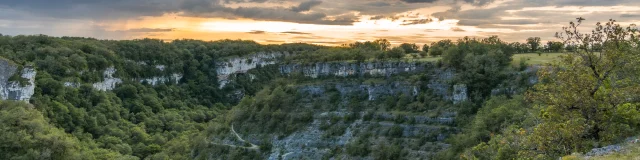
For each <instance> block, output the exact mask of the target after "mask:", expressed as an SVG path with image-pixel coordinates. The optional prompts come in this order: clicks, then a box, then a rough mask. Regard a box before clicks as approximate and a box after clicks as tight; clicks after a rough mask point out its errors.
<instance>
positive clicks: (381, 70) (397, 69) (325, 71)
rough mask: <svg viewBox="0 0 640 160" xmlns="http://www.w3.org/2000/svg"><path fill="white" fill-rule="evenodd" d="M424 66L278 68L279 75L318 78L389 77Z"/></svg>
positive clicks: (334, 64) (384, 64) (335, 64)
mask: <svg viewBox="0 0 640 160" xmlns="http://www.w3.org/2000/svg"><path fill="white" fill-rule="evenodd" d="M424 68H425V64H420V63H416V62H364V63H359V64H358V63H349V62H329V63H315V64H307V65H304V64H286V65H281V66H280V73H282V74H285V75H289V74H292V73H296V72H298V73H302V74H303V75H304V76H306V77H311V78H318V77H323V76H337V77H347V76H365V75H371V76H391V75H394V74H399V73H410V72H419V71H422V70H424Z"/></svg>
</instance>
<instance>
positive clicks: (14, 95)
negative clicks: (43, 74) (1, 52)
mask: <svg viewBox="0 0 640 160" xmlns="http://www.w3.org/2000/svg"><path fill="white" fill-rule="evenodd" d="M17 70H18V67H17V66H15V65H13V64H11V63H9V62H8V61H6V60H0V98H1V99H3V100H21V101H29V100H30V99H31V96H33V93H34V90H35V87H36V86H35V80H36V70H35V69H33V67H25V68H24V69H22V71H21V73H22V74H21V75H20V77H21V78H23V79H24V80H26V83H23V84H20V82H15V81H9V78H11V76H13V75H14V74H17V73H16V71H17Z"/></svg>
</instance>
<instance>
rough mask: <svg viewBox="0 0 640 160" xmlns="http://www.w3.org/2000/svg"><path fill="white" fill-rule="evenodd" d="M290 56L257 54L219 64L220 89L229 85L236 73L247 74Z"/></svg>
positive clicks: (274, 53) (277, 53) (275, 53)
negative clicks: (231, 77) (230, 78)
mask: <svg viewBox="0 0 640 160" xmlns="http://www.w3.org/2000/svg"><path fill="white" fill-rule="evenodd" d="M286 55H288V53H280V52H272V53H265V52H260V53H255V54H251V55H247V56H244V57H236V58H230V59H227V60H225V61H223V62H218V63H217V64H216V66H217V71H216V72H217V73H218V81H219V83H220V88H222V87H224V86H225V85H226V84H227V83H229V76H230V75H232V74H236V73H246V72H247V71H249V70H250V69H254V68H257V67H261V66H266V65H272V64H276V63H277V62H278V61H277V60H278V58H281V57H283V56H286Z"/></svg>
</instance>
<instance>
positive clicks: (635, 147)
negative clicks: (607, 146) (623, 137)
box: [562, 143, 640, 160]
mask: <svg viewBox="0 0 640 160" xmlns="http://www.w3.org/2000/svg"><path fill="white" fill-rule="evenodd" d="M622 148H623V149H622V151H620V152H617V153H611V154H608V155H604V156H595V157H585V156H583V155H579V154H577V155H570V156H565V157H562V159H563V160H579V159H589V160H619V159H637V160H640V143H627V144H624V145H622Z"/></svg>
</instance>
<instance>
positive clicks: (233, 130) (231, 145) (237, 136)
mask: <svg viewBox="0 0 640 160" xmlns="http://www.w3.org/2000/svg"><path fill="white" fill-rule="evenodd" d="M231 133H233V135H235V136H236V138H237V139H238V140H239V141H240V142H242V143H249V145H251V147H245V146H238V145H233V144H221V143H213V144H216V145H223V146H229V147H233V148H244V149H251V150H259V149H260V147H259V146H258V145H255V144H253V143H251V142H247V141H245V140H244V139H242V137H240V135H238V133H237V132H236V130H235V129H233V124H232V125H231Z"/></svg>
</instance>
